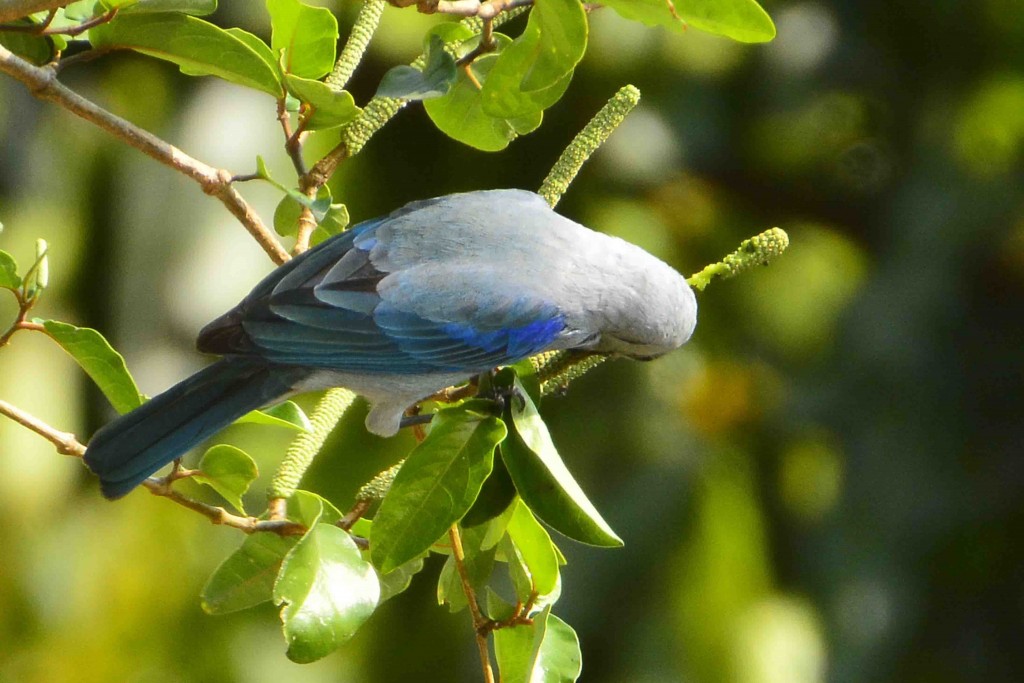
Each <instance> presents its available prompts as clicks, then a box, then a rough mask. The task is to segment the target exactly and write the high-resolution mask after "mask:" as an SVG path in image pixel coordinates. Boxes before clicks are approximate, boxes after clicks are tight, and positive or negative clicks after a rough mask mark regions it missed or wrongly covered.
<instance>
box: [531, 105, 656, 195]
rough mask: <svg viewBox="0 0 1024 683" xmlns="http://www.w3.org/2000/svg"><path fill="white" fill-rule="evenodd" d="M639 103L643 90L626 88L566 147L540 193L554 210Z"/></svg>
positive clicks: (538, 192)
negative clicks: (598, 149) (588, 163)
mask: <svg viewBox="0 0 1024 683" xmlns="http://www.w3.org/2000/svg"><path fill="white" fill-rule="evenodd" d="M639 102H640V91H639V90H637V89H636V87H634V86H632V85H626V86H623V87H622V88H621V89H620V90H619V91H618V92H617V93H615V95H614V96H612V98H611V99H610V100H608V103H607V104H605V105H604V106H603V107H601V110H600V111H599V112H597V114H595V115H594V118H592V119H590V122H589V123H587V125H586V126H584V127H583V130H581V131H580V132H579V133H577V135H576V137H575V138H573V140H572V142H570V143H569V146H568V147H566V148H565V151H564V152H562V155H561V156H560V157H558V161H556V162H555V165H554V166H552V167H551V172H550V173H548V176H547V178H545V179H544V182H543V183H541V185H540V190H538V191H537V194H539V195H540V196H541V197H544V199H545V200H546V201H547V203H548V204H549V205H550V206H551V207H552V208H554V206H555V205H556V204H558V201H559V200H560V199H561V198H562V195H563V194H565V191H566V190H567V189H569V184H570V183H571V182H572V181H573V179H574V178H575V177H576V174H577V173H579V171H580V169H581V168H583V164H585V163H586V162H587V159H589V158H590V155H591V154H593V153H594V152H595V151H596V150H597V148H598V147H600V146H601V145H602V144H604V141H605V140H607V139H608V137H609V136H610V135H611V134H612V133H613V132H614V131H615V129H616V128H617V127H618V126H619V124H620V123H622V121H623V120H624V119H625V118H626V115H627V114H629V112H631V111H633V108H634V107H636V105H637V104H638V103H639Z"/></svg>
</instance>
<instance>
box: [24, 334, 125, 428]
mask: <svg viewBox="0 0 1024 683" xmlns="http://www.w3.org/2000/svg"><path fill="white" fill-rule="evenodd" d="M42 323H43V327H44V328H46V332H47V334H49V335H50V336H51V337H52V338H53V340H54V341H56V342H57V343H58V344H60V345H61V348H63V349H64V350H65V351H67V352H68V354H69V355H70V356H71V357H72V358H74V359H75V362H77V363H78V364H79V365H80V366H81V367H82V369H83V370H85V373H86V374H87V375H89V377H90V378H91V379H92V381H93V382H95V383H96V386H98V387H99V388H100V391H102V392H103V395H104V396H106V397H107V400H108V401H110V405H112V406H114V410H116V411H117V412H119V413H127V412H128V411H129V410H134V409H135V408H138V407H139V406H140V405H142V396H141V394H139V388H138V387H137V386H136V385H135V380H134V379H132V376H131V374H130V373H129V372H128V368H127V366H126V365H125V363H124V358H123V357H122V356H121V354H119V353H118V352H117V351H115V350H114V349H113V348H112V347H111V346H110V344H109V343H108V342H107V340H106V339H104V338H103V335H101V334H100V333H99V332H97V331H96V330H93V329H90V328H88V327H75V326H74V325H69V324H67V323H62V322H57V321H56V320H44V321H42Z"/></svg>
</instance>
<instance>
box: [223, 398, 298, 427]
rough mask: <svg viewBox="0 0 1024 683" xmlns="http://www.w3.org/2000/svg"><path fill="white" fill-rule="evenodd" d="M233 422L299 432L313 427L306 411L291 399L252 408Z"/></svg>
mask: <svg viewBox="0 0 1024 683" xmlns="http://www.w3.org/2000/svg"><path fill="white" fill-rule="evenodd" d="M235 424H257V425H268V426H271V427H284V428H286V429H293V430H295V431H299V432H308V431H310V430H312V428H313V426H312V425H311V424H310V423H309V418H308V417H306V413H305V412H303V410H302V408H300V407H299V406H298V405H297V404H295V403H294V402H292V401H285V402H283V403H278V404H277V405H276V406H271V407H270V408H265V409H263V410H253V411H252V412H249V413H246V414H245V415H243V416H242V417H240V418H238V419H237V420H235Z"/></svg>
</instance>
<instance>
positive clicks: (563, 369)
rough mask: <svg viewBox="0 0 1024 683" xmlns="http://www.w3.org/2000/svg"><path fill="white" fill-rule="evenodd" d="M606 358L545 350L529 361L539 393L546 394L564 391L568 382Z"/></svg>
mask: <svg viewBox="0 0 1024 683" xmlns="http://www.w3.org/2000/svg"><path fill="white" fill-rule="evenodd" d="M606 360H608V356H607V355H604V354H597V353H582V352H578V351H547V352H545V353H541V354H538V355H536V356H533V357H532V358H530V363H531V364H532V365H533V369H534V371H535V372H536V373H537V379H538V380H539V381H540V393H541V395H542V396H546V395H548V394H552V393H558V392H563V391H565V390H566V389H568V388H569V384H571V383H572V382H574V381H576V380H577V379H579V378H580V377H582V376H583V375H585V374H586V373H588V372H590V371H591V370H593V369H594V368H596V367H597V366H598V365H600V364H601V363H603V362H605V361H606Z"/></svg>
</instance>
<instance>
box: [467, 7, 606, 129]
mask: <svg viewBox="0 0 1024 683" xmlns="http://www.w3.org/2000/svg"><path fill="white" fill-rule="evenodd" d="M586 48H587V18H586V14H585V12H584V11H583V6H582V5H581V4H580V3H579V2H578V1H577V0H545V2H542V3H537V5H536V6H535V7H534V10H533V12H531V13H530V20H529V23H527V25H526V30H524V31H523V34H522V35H521V36H519V37H518V38H516V40H515V42H513V43H512V45H510V46H509V47H508V48H506V49H505V50H503V51H502V52H501V54H500V55H499V56H498V61H497V63H496V64H495V65H494V68H493V70H492V71H491V73H490V76H489V77H488V79H487V82H486V83H484V87H483V90H482V91H481V93H480V94H481V97H482V98H483V109H484V112H485V113H487V114H489V115H491V116H494V117H498V118H505V119H510V118H516V117H521V116H529V115H531V114H537V113H539V112H542V111H544V110H545V109H547V108H548V107H550V106H551V105H553V104H554V103H555V102H557V101H558V100H559V99H560V98H561V97H562V95H563V94H564V93H565V90H566V88H568V87H569V82H570V81H571V80H572V73H573V69H574V68H575V67H576V64H578V63H579V61H580V59H582V58H583V54H584V52H585V51H586Z"/></svg>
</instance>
